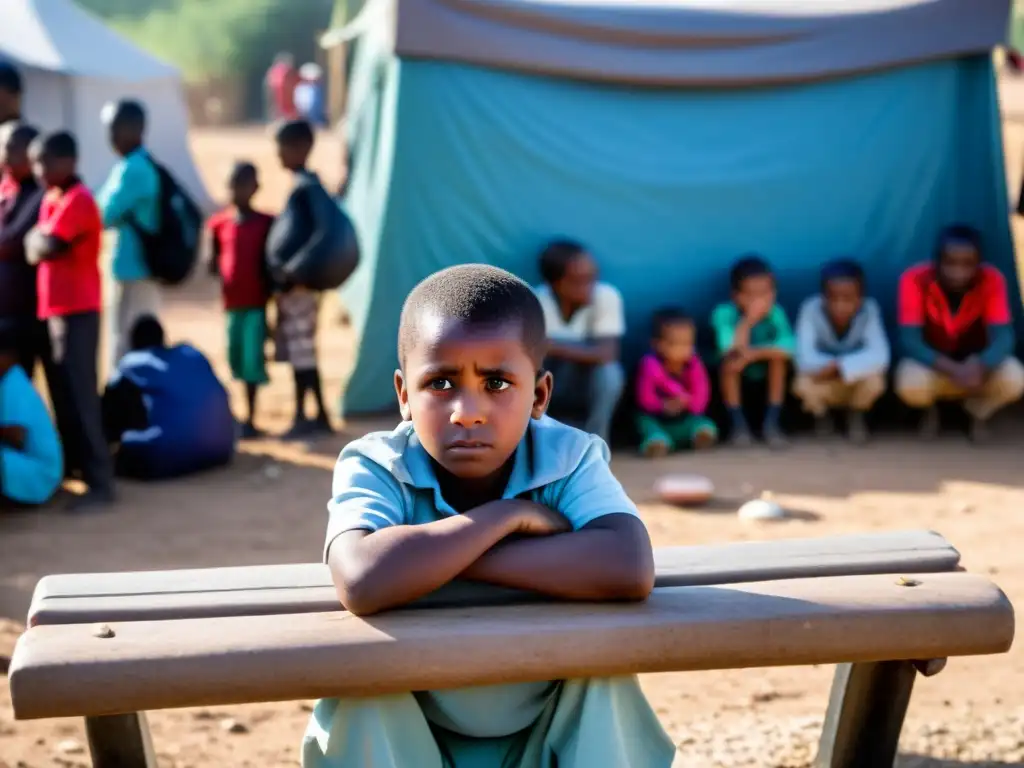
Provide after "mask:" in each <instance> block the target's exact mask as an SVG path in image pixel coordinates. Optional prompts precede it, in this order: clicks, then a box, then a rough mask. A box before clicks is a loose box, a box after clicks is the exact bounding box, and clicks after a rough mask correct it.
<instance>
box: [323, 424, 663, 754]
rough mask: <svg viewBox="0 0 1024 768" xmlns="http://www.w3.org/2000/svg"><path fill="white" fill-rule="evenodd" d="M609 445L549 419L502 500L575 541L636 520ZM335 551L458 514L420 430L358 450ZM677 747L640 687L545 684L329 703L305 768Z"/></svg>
mask: <svg viewBox="0 0 1024 768" xmlns="http://www.w3.org/2000/svg"><path fill="white" fill-rule="evenodd" d="M608 459H609V452H608V448H607V446H606V445H605V444H604V442H603V441H601V440H600V439H599V438H597V437H594V436H593V435H589V434H587V433H585V432H581V431H580V430H577V429H573V428H572V427H568V426H566V425H564V424H561V423H559V422H557V421H555V420H553V419H550V418H548V417H544V418H542V419H540V420H537V421H532V422H531V423H530V427H529V429H528V431H527V434H526V436H525V437H524V439H523V442H522V443H521V444H520V446H519V448H518V449H517V451H516V455H515V459H514V464H513V468H512V473H511V475H510V477H509V481H508V486H507V487H506V489H505V492H504V494H503V498H507V499H511V498H517V497H519V498H529V499H531V500H533V501H536V502H538V503H540V504H544V505H546V506H548V507H550V508H552V509H555V510H557V511H558V512H560V513H561V514H562V515H564V516H565V517H566V518H567V519H568V520H569V522H570V523H572V526H573V529H574V530H579V529H580V528H582V527H583V526H585V525H587V524H588V523H590V522H592V521H593V520H596V519H597V518H600V517H603V516H604V515H609V514H616V513H625V514H630V515H637V514H638V512H637V509H636V506H635V505H634V504H633V502H632V501H630V499H629V497H628V496H627V495H626V492H625V490H624V489H623V488H622V486H621V484H620V483H619V482H618V480H616V479H615V476H614V475H613V474H612V472H611V468H610V467H609V466H608ZM328 512H329V522H328V526H327V538H326V541H325V543H324V557H325V559H326V556H327V553H328V550H329V549H330V546H331V542H333V541H334V539H335V538H336V537H337V536H338V535H340V534H342V533H344V532H346V531H351V530H368V531H377V530H380V529H382V528H386V527H389V526H395V525H422V524H425V523H430V522H433V521H435V520H439V519H441V518H444V517H448V516H451V515H455V514H458V513H457V512H456V511H455V510H454V509H453V508H452V507H451V506H450V505H449V504H448V503H447V502H446V501H445V500H444V499H443V498H442V497H441V492H440V489H439V487H438V483H437V478H436V476H435V475H434V470H433V466H432V463H431V459H430V456H429V455H428V454H427V452H426V450H425V449H424V448H423V446H422V444H421V443H420V442H419V439H418V438H417V436H416V433H415V430H414V429H413V427H412V424H411V423H409V422H404V423H402V424H400V425H399V426H398V427H397V428H396V429H395V430H394V431H392V432H377V433H374V434H371V435H367V436H366V437H364V438H363V439H361V440H357V441H355V442H353V443H350V444H349V445H348V446H346V447H345V448H344V450H342V452H341V456H340V457H339V459H338V463H337V465H336V467H335V470H334V484H333V498H332V499H331V501H330V502H329V503H328ZM673 753H674V749H673V746H672V744H671V742H670V741H669V739H668V737H667V736H666V735H665V733H664V731H663V730H662V728H661V726H660V725H659V724H658V721H657V717H656V716H655V715H654V713H653V711H652V710H651V708H650V705H649V704H648V703H647V700H646V699H645V698H644V695H643V692H642V691H641V690H640V686H639V683H638V682H637V680H636V679H635V678H619V679H614V680H584V681H579V680H577V681H558V682H553V681H537V682H533V683H517V684H511V685H498V686H486V687H479V688H467V689H458V690H446V691H425V692H418V693H415V694H411V693H410V694H405V695H402V696H389V697H380V698H373V699H362V700H352V701H348V700H344V701H339V700H326V701H321V702H320V703H319V704H318V705H317V707H316V710H315V711H314V713H313V718H312V720H311V722H310V725H309V729H308V731H307V734H306V739H305V741H304V744H303V766H305V768H328V767H330V768H362V767H363V766H372V768H433V767H434V766H436V768H548V767H549V766H552V767H553V766H554V765H555V763H554V762H553V759H554V758H555V757H556V756H557V759H558V763H557V765H558V768H618V767H619V766H627V765H628V766H634V765H635V766H644V767H645V768H647V767H650V768H660V767H662V766H664V768H667V767H668V766H669V765H671V762H672V756H673Z"/></svg>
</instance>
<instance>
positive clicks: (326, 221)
mask: <svg viewBox="0 0 1024 768" xmlns="http://www.w3.org/2000/svg"><path fill="white" fill-rule="evenodd" d="M267 265H268V266H269V268H270V274H271V275H273V276H274V277H275V279H276V280H277V281H278V282H282V283H286V284H289V285H298V286H302V287H304V288H308V289H310V290H313V291H328V290H332V289H334V288H338V287H340V286H341V285H342V283H344V282H345V281H346V280H348V278H349V277H350V276H351V275H352V273H353V272H354V271H355V269H356V267H357V266H358V265H359V240H358V239H357V237H356V232H355V228H354V227H353V226H352V222H351V221H350V220H349V218H348V216H346V215H345V213H344V211H342V210H341V208H340V207H339V206H338V203H337V201H336V200H335V199H334V198H332V197H331V196H330V194H328V192H327V190H326V189H324V187H323V185H322V184H321V183H320V181H319V180H318V179H317V177H316V176H315V175H314V174H304V175H303V176H302V177H301V178H300V180H299V182H298V183H297V185H296V187H295V189H294V190H293V191H292V194H291V195H290V196H289V198H288V202H287V203H286V204H285V207H284V210H283V211H282V212H281V214H280V215H279V216H278V217H277V219H276V220H275V222H274V225H273V227H271V230H270V235H269V236H268V238H267Z"/></svg>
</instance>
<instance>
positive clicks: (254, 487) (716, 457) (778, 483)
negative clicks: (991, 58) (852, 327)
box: [0, 85, 1024, 768]
mask: <svg viewBox="0 0 1024 768" xmlns="http://www.w3.org/2000/svg"><path fill="white" fill-rule="evenodd" d="M1011 90H1012V91H1013V92H1012V93H1011V94H1010V97H1008V99H1007V104H1008V105H1009V106H1007V109H1006V111H1007V112H1008V113H1014V114H1013V115H1010V117H1011V120H1010V122H1008V124H1007V130H1006V146H1007V152H1008V158H1009V160H1008V168H1010V169H1011V173H1010V177H1011V184H1012V186H1011V189H1013V190H1016V184H1017V183H1018V182H1019V175H1018V169H1019V168H1020V167H1021V151H1020V150H1021V148H1022V146H1024V123H1022V124H1017V123H1015V122H1013V119H1014V118H1015V116H1016V115H1018V114H1024V109H1021V110H1017V106H1016V105H1017V104H1018V103H1019V104H1020V105H1024V86H1021V87H1019V88H1018V86H1016V85H1015V86H1013V87H1012V88H1011ZM1017 90H1021V93H1019V94H1018V93H1017V92H1016V91H1017ZM1011 102H1012V103H1011ZM193 146H194V150H195V154H196V156H197V159H198V161H199V167H200V169H201V170H202V172H203V174H204V176H205V177H206V178H207V181H208V183H209V184H210V188H211V189H212V190H214V191H215V193H216V192H217V191H218V190H220V189H221V187H222V180H223V179H224V177H225V175H226V172H227V168H228V167H229V166H230V165H231V163H232V162H233V161H234V160H235V159H236V158H238V157H240V156H245V157H248V158H251V159H253V160H254V161H256V162H257V163H258V165H259V167H260V168H261V171H262V173H263V185H264V186H263V190H262V192H261V195H260V198H261V202H262V203H263V204H264V205H266V206H267V207H269V208H271V209H273V208H274V207H275V206H277V205H279V204H280V202H281V200H282V197H283V188H284V185H285V180H284V178H283V175H282V174H281V173H280V172H279V171H277V170H276V168H275V163H274V161H273V156H272V153H271V151H270V145H269V143H268V142H267V141H266V139H265V137H264V134H263V133H262V132H261V131H258V130H255V129H234V130H219V131H217V132H196V133H195V135H194V137H193ZM314 165H315V166H316V167H317V168H318V170H320V171H321V172H322V174H323V175H324V177H325V178H326V180H328V181H329V182H330V183H336V181H337V177H338V174H339V170H340V153H339V152H338V148H337V146H335V145H334V144H332V143H331V142H329V141H322V142H321V144H320V146H319V148H318V153H317V156H316V158H315V162H314ZM1014 226H1015V227H1018V230H1017V232H1016V235H1017V238H1018V248H1020V246H1021V245H1022V244H1024V241H1022V240H1021V239H1020V236H1021V235H1022V234H1024V230H1022V229H1020V228H1019V226H1020V225H1019V224H1017V223H1015V224H1014ZM338 314H339V308H338V307H337V306H334V305H332V304H328V305H326V306H325V307H324V317H323V323H322V329H323V330H322V342H321V343H322V350H323V355H322V356H323V360H324V361H325V369H326V370H325V374H326V388H327V391H328V393H329V401H330V402H331V403H332V404H336V403H337V401H338V393H339V391H340V387H341V386H342V383H343V380H344V377H345V374H346V369H347V367H348V365H349V361H350V359H351V351H352V350H351V346H352V340H351V338H350V334H349V332H348V330H347V329H346V328H345V327H343V326H342V325H340V324H339V323H338V321H337V318H338ZM166 318H167V321H168V323H167V324H168V326H169V331H170V333H171V334H172V336H173V337H174V338H176V339H188V340H190V341H192V342H193V343H196V344H198V345H199V346H200V347H202V348H203V349H204V350H205V351H206V352H208V353H209V354H210V356H211V358H212V359H213V360H214V362H215V365H216V367H217V369H218V371H219V372H220V373H221V374H222V375H223V376H224V377H225V378H227V368H226V363H225V359H224V340H223V339H224V331H223V321H222V317H221V314H220V312H219V310H218V301H217V286H216V285H215V283H214V282H212V281H211V280H209V279H206V278H201V277H200V278H197V279H195V280H194V281H193V283H192V284H191V285H189V286H187V287H186V288H183V289H181V290H178V291H175V292H174V293H173V294H172V296H171V298H170V301H169V305H168V308H167V312H166ZM272 379H273V381H272V384H271V386H270V387H269V388H268V390H267V392H266V393H265V394H264V396H263V400H262V402H261V405H260V408H261V425H262V426H263V427H265V428H267V429H269V430H271V431H273V432H281V431H284V429H285V428H286V427H287V425H288V420H289V417H290V407H291V405H290V398H291V382H290V376H289V373H288V371H287V370H286V369H284V368H283V367H280V366H276V365H275V366H274V367H273V369H272ZM234 394H235V396H236V397H237V396H238V395H239V394H240V393H238V392H235V393H234ZM383 426H387V425H386V424H384V423H379V422H378V423H376V424H369V423H365V422H360V423H351V424H346V425H344V428H343V430H342V431H341V432H339V434H337V435H336V436H334V437H332V438H325V439H323V440H321V441H319V442H317V443H314V444H309V445H297V444H284V443H280V442H276V441H273V440H267V441H261V442H253V443H248V444H245V445H244V446H243V447H242V453H241V455H240V456H239V457H238V459H237V461H236V462H235V464H234V466H232V467H231V468H229V469H227V470H225V471H222V472H217V473H212V474H208V475H203V476H200V477H197V478H195V479H191V480H189V481H187V482H178V483H167V484H159V485H151V486H142V485H135V484H124V485H123V486H122V490H121V499H120V501H119V503H118V505H117V507H116V509H115V510H114V511H113V512H112V513H110V514H98V515H94V516H81V517H75V516H67V515H65V514H63V513H61V512H59V511H54V510H43V511H40V512H38V513H29V514H23V515H18V516H13V517H7V518H4V519H2V520H0V670H2V669H3V668H4V665H3V662H4V657H5V656H6V655H7V654H9V652H10V649H11V648H12V647H13V643H14V640H15V639H16V637H17V634H18V633H19V631H20V625H19V624H18V622H19V621H20V620H21V619H22V618H23V617H24V615H25V611H26V608H27V606H28V600H29V596H30V594H31V590H32V588H33V586H34V584H35V582H36V581H37V580H38V579H39V578H40V577H41V576H43V575H45V574H48V573H55V572H81V571H102V570H132V569H138V570H141V569H156V568H182V567H201V566H215V565H242V564H261V563H279V562H300V561H311V560H314V559H316V558H317V557H318V555H319V552H320V546H321V539H322V536H323V532H324V525H325V512H324V503H325V500H326V498H327V495H328V492H329V484H330V471H331V467H332V463H333V461H334V458H335V457H336V456H337V453H338V451H339V449H340V448H341V446H342V445H343V444H344V443H345V442H346V441H347V440H349V439H351V438H353V437H356V436H358V435H360V434H362V433H363V432H365V431H367V430H368V429H370V428H378V427H383ZM1022 441H1024V425H1022V424H1020V423H1019V422H1018V423H1005V424H1003V425H1001V429H1000V430H999V431H998V434H997V440H996V441H995V443H994V444H993V445H992V446H989V447H986V448H981V449H977V448H973V447H969V446H968V445H967V444H966V443H965V442H964V441H963V440H962V439H961V438H960V437H959V436H957V435H949V436H945V437H943V438H942V439H941V440H938V441H936V442H934V443H930V444H927V445H922V444H920V443H918V442H917V441H915V440H913V439H912V438H911V436H909V435H883V436H881V437H879V439H878V441H877V442H876V443H874V444H873V445H872V446H871V447H870V448H869V449H866V450H856V449H852V448H850V447H848V446H846V445H843V444H841V443H829V444H822V443H821V442H819V441H811V440H810V439H804V440H802V441H797V443H796V445H795V446H794V448H793V449H792V450H790V451H789V452H786V453H778V454H773V453H768V452H765V451H761V450H754V451H752V452H745V453H736V452H729V451H720V452H714V453H710V454H708V455H702V456H681V457H674V458H669V459H664V460H660V461H658V462H645V461H641V460H638V459H636V458H634V457H632V456H628V455H618V456H616V458H615V462H614V467H615V470H616V472H617V474H618V475H619V477H620V478H622V480H623V482H624V483H625V485H626V486H627V488H628V490H629V492H630V493H631V495H632V496H633V498H634V499H636V500H637V502H638V503H640V504H641V509H642V511H643V515H644V518H645V520H646V522H647V524H648V525H649V527H650V529H651V531H652V535H653V538H654V541H655V544H656V545H678V544H699V543H710V542H720V541H728V540H750V539H765V538H772V539H776V538H787V537H804V536H819V535H827V534H838V533H853V532H858V531H871V530H894V529H910V528H930V529H934V530H937V531H940V532H941V533H943V534H944V535H945V536H946V537H947V538H948V539H949V540H950V541H952V542H953V543H954V545H955V546H956V547H958V548H959V549H960V551H961V552H962V553H963V559H964V564H965V565H966V567H967V568H968V569H970V570H973V571H977V572H981V573H987V574H990V575H991V577H992V578H993V579H994V580H996V581H997V583H999V584H1000V585H1001V586H1002V587H1003V588H1004V589H1005V591H1006V592H1007V594H1008V595H1009V597H1010V599H1011V600H1013V601H1014V602H1016V603H1017V604H1018V605H1024V558H1022V557H1021V555H1020V548H1019V546H1017V544H1018V543H1019V542H1020V541H1022V540H1024V517H1022V515H1021V514H1020V510H1021V509H1024V480H1022V479H1021V478H1022V473H1021V467H1022V466H1024V465H1022V463H1021V458H1020V456H1021V453H1020V446H1021V444H1022ZM679 470H682V471H688V472H689V471H692V472H699V473H703V474H706V475H707V476H708V477H710V478H711V479H712V480H713V482H714V483H715V484H716V488H717V491H718V494H719V496H720V497H721V500H722V503H721V504H720V505H716V507H715V509H713V510H704V511H681V510H679V509H674V508H668V507H665V506H663V505H660V504H658V503H655V502H654V501H653V500H652V498H651V490H650V489H651V486H652V483H653V482H654V480H655V479H656V477H658V476H659V475H662V474H664V473H667V472H671V471H679ZM766 490H768V491H771V492H772V493H774V494H775V496H776V498H777V500H778V501H779V502H780V503H781V504H782V505H783V506H785V507H787V508H789V509H791V510H795V511H797V512H800V513H801V514H798V515H796V516H794V519H791V520H789V521H786V522H781V523H772V524H765V523H760V524H757V523H744V522H742V521H740V520H739V519H738V518H737V516H736V515H735V514H732V511H733V510H734V509H735V508H736V506H737V505H738V504H739V503H740V502H741V501H743V500H745V499H747V498H750V497H753V496H756V495H758V494H760V493H761V492H763V491H766ZM3 617H7V621H6V623H4V619H3ZM831 675H832V670H831V669H830V668H824V667H822V668H810V669H768V670H748V671H736V672H714V673H697V674H661V675H649V676H646V677H645V678H644V679H643V685H644V688H645V690H646V691H647V693H648V694H649V696H650V699H651V701H652V702H653V704H654V706H655V707H656V709H657V711H658V713H659V715H660V717H661V718H662V721H663V723H664V724H665V726H666V728H667V729H668V730H669V732H670V734H671V735H672V736H673V738H674V739H675V740H676V742H677V743H678V744H679V750H680V752H679V754H680V760H679V763H680V764H681V765H685V766H717V765H721V766H778V767H779V768H798V767H800V766H807V765H809V761H810V760H811V759H812V758H813V754H814V743H815V739H816V737H817V734H818V731H819V730H820V721H821V716H822V714H823V712H824V707H825V701H826V694H827V691H828V686H829V683H830V679H831ZM1022 683H1024V650H1022V649H1021V644H1018V647H1017V649H1015V650H1014V651H1013V652H1011V653H1010V654H1009V655H1006V656H1000V657H991V658H976V659H965V660H960V659H957V660H954V661H952V662H951V663H950V664H949V667H948V668H947V670H946V671H944V672H943V673H942V674H940V675H939V676H937V677H935V678H932V679H928V680H921V681H920V682H919V684H918V688H917V690H916V692H915V696H914V699H913V703H912V706H911V711H910V713H909V716H908V721H907V727H906V729H905V732H904V745H903V756H902V757H901V763H900V764H901V765H903V766H920V767H925V766H926V767H927V768H953V767H954V766H959V767H963V768H968V767H971V768H980V767H981V766H1007V765H1017V766H1024V686H1022ZM308 713H309V703H308V702H301V703H288V704H271V705H253V706H246V707H224V708H221V709H218V710H216V711H206V710H201V711H200V710H182V711H170V712H157V713H152V714H151V715H150V722H151V726H152V731H153V736H154V743H155V746H156V751H157V753H158V755H159V760H160V765H161V766H162V767H164V768H171V767H173V768H206V767H207V766H229V765H236V766H266V767H268V768H269V767H272V766H294V765H296V762H297V746H298V743H299V739H300V736H301V734H302V731H303V728H304V726H305V722H306V720H307V718H308V716H309V714H308ZM229 721H230V722H229ZM232 724H234V725H236V727H235V728H231V727H230V726H231V725H232ZM84 743H85V742H84V737H83V730H82V726H81V723H80V721H74V720H67V721H41V722H19V723H16V722H14V720H13V715H12V712H11V707H10V698H9V692H8V690H7V687H6V685H2V686H0V768H15V766H17V767H18V768H30V767H31V768H42V767H43V766H63V767H65V768H71V767H77V766H86V765H88V755H87V752H86V749H85V746H84Z"/></svg>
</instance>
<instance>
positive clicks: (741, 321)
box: [711, 255, 795, 448]
mask: <svg viewBox="0 0 1024 768" xmlns="http://www.w3.org/2000/svg"><path fill="white" fill-rule="evenodd" d="M729 284H730V286H731V288H732V301H729V302H726V303H725V304H720V305H718V306H717V307H716V308H715V311H714V312H712V314H711V327H712V329H713V330H714V332H715V341H716V343H717V346H718V352H719V354H720V355H721V358H722V366H721V372H720V379H721V386H722V399H723V400H724V401H725V407H726V408H727V409H728V411H729V421H730V428H731V432H730V435H729V441H730V442H731V443H732V444H733V445H735V446H748V445H750V443H751V441H752V438H751V436H750V427H749V425H748V424H747V418H746V416H745V415H744V413H743V382H744V380H747V381H750V382H755V383H759V382H763V381H765V380H766V379H767V387H768V407H767V410H766V411H765V417H764V423H763V425H762V428H761V437H762V438H763V439H764V441H765V442H766V443H767V444H768V445H769V446H770V447H773V448H781V447H784V446H785V445H786V438H785V435H783V433H782V428H781V426H780V425H779V415H780V413H781V411H782V403H783V401H784V400H785V397H786V375H787V374H788V372H789V360H790V358H791V357H792V355H793V350H794V347H795V340H794V338H793V329H792V327H791V326H790V324H789V320H788V319H787V318H786V313H785V311H783V309H782V307H780V306H779V305H778V304H777V303H776V302H775V275H773V274H772V270H771V267H769V266H768V263H767V262H766V261H765V260H764V259H762V258H761V257H759V256H755V255H750V256H745V257H743V258H742V259H740V260H739V261H737V262H736V263H735V264H734V265H733V268H732V270H731V271H730V272H729Z"/></svg>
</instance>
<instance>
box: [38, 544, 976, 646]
mask: <svg viewBox="0 0 1024 768" xmlns="http://www.w3.org/2000/svg"><path fill="white" fill-rule="evenodd" d="M655 560H656V565H657V585H658V586H659V587H673V586H696V585H706V584H730V583H741V582H751V581H770V580H773V579H789V578H809V577H813V576H853V575H862V574H870V573H935V572H940V571H951V570H953V569H955V568H956V567H957V564H958V563H959V561H960V554H959V553H958V552H957V551H956V549H954V548H953V547H952V545H950V544H949V542H947V541H946V540H945V539H944V538H943V537H942V536H940V535H939V534H937V533H933V532H931V531H898V532H894V533H881V534H859V535H854V536H831V537H823V538H816V539H790V540H782V541H758V542H740V543H732V544H722V545H716V546H692V547H671V548H664V549H658V550H657V551H656V553H655ZM537 599H538V598H537V597H536V596H532V595H527V594H525V593H522V592H518V591H515V590H503V589H497V588H494V587H487V586H485V585H479V584H458V583H457V584H452V585H450V586H448V587H446V588H444V589H442V590H439V591H438V592H436V593H434V594H433V595H430V596H428V597H427V598H424V599H423V600H421V601H420V602H419V603H417V605H416V607H442V606H463V605H481V604H487V605H496V604H502V603H516V602H531V601H536V600H537ZM340 608H341V606H340V605H339V604H338V598H337V597H336V595H335V592H334V587H333V586H332V585H331V577H330V573H329V572H328V570H327V567H326V566H324V565H322V564H300V565H264V566H246V567H237V568H204V569H191V570H180V571H149V572H140V573H106V574H103V573H100V574H72V575H57V576H47V577H45V578H44V579H42V580H41V581H40V582H39V585H38V586H37V587H36V591H35V593H34V595H33V599H32V607H31V609H30V611H29V619H28V623H29V625H31V626H34V625H41V624H82V623H91V622H96V621H155V620H159V619H185V618H201V617H208V616H257V615H272V614H290V613H309V612H321V611H338V610H340Z"/></svg>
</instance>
